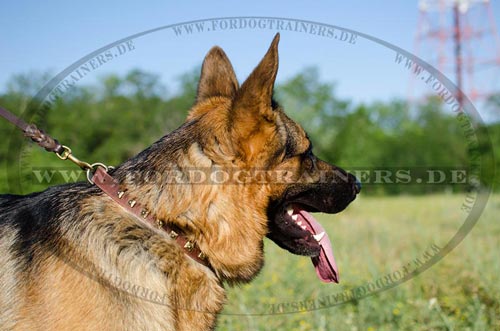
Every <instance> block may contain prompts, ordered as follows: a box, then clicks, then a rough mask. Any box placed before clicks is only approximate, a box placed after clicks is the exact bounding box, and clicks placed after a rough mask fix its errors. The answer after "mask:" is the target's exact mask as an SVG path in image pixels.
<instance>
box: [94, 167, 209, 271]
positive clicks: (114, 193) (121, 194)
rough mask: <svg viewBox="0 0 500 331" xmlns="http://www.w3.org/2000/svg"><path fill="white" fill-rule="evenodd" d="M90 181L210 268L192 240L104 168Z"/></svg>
mask: <svg viewBox="0 0 500 331" xmlns="http://www.w3.org/2000/svg"><path fill="white" fill-rule="evenodd" d="M92 181H93V182H94V184H95V185H97V186H98V187H99V188H100V189H101V190H102V191H103V192H105V193H106V194H107V195H108V196H109V197H110V198H111V199H113V200H114V201H115V202H116V203H118V204H119V205H120V206H121V207H122V208H123V209H125V210H126V211H127V212H129V213H130V214H132V215H134V216H135V217H136V218H137V219H138V220H140V221H141V222H142V223H145V224H147V225H148V226H152V227H155V228H158V229H160V230H163V231H165V232H166V234H167V235H168V236H169V237H170V238H171V239H173V240H175V241H176V242H177V244H178V245H179V246H180V247H181V248H182V249H183V250H184V253H186V255H187V256H189V257H190V258H192V259H193V260H195V261H196V262H198V263H201V264H203V265H204V266H206V267H208V268H211V267H210V263H209V262H208V259H207V257H206V255H205V254H204V253H203V252H202V251H201V250H200V249H199V248H198V246H196V243H195V242H194V241H191V240H189V239H188V238H186V236H184V235H183V234H182V233H181V231H180V230H179V229H176V228H174V227H173V226H171V225H168V224H167V223H165V222H164V221H163V220H159V219H157V218H156V217H154V215H152V214H151V213H150V212H149V211H148V210H147V209H145V208H144V207H143V206H142V205H141V204H140V203H139V202H138V201H137V200H135V199H134V198H132V197H131V196H130V195H129V194H128V192H127V191H124V190H120V185H119V183H118V182H117V181H116V180H115V179H114V178H113V177H111V176H110V175H109V174H108V173H107V172H106V170H105V169H104V168H102V167H97V169H96V171H95V173H94V175H93V176H92Z"/></svg>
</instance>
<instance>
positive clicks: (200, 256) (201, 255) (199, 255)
mask: <svg viewBox="0 0 500 331" xmlns="http://www.w3.org/2000/svg"><path fill="white" fill-rule="evenodd" d="M198 257H199V258H200V259H202V260H206V259H207V256H206V255H205V253H203V252H200V254H198Z"/></svg>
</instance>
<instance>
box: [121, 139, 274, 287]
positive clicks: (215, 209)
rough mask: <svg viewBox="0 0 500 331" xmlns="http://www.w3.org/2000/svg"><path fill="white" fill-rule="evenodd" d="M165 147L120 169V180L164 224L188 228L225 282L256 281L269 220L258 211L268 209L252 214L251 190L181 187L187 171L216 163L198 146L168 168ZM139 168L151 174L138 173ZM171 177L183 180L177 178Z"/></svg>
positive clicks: (155, 147)
mask: <svg viewBox="0 0 500 331" xmlns="http://www.w3.org/2000/svg"><path fill="white" fill-rule="evenodd" d="M160 142H161V141H160ZM164 144H165V142H163V144H161V143H157V144H153V146H152V147H151V149H153V151H151V153H148V150H146V151H145V152H143V153H148V154H149V155H151V158H148V157H146V158H144V155H143V156H142V157H141V158H140V160H141V161H139V163H138V162H135V160H134V159H132V160H131V161H128V162H126V163H125V164H123V165H122V166H120V167H119V168H118V169H117V170H116V178H117V179H118V180H119V181H120V183H121V184H122V185H123V186H125V187H127V188H128V190H129V191H132V192H135V196H136V197H138V199H139V201H140V203H141V204H143V205H144V206H145V207H146V208H148V210H151V211H152V212H154V213H155V215H156V217H157V218H158V219H163V220H165V221H167V222H170V223H172V224H173V225H175V226H176V227H179V228H180V229H182V231H183V232H185V235H186V237H187V238H189V239H190V240H192V241H193V242H195V243H196V245H197V246H198V247H199V248H200V250H201V251H202V252H203V253H204V254H205V255H206V256H207V259H208V261H209V263H210V265H211V266H212V268H213V270H214V271H215V273H216V274H217V275H218V277H219V278H220V279H222V280H225V281H228V282H230V283H233V282H235V283H237V282H246V281H250V280H251V279H252V278H253V277H254V276H255V275H256V274H257V273H258V272H259V271H260V269H261V268H262V265H263V239H264V237H265V235H266V233H267V216H266V215H260V214H258V212H257V211H262V210H265V206H255V208H252V209H250V210H249V209H248V207H245V206H253V205H254V204H255V200H254V199H253V196H252V194H241V193H242V192H241V191H242V190H249V189H250V187H249V186H245V185H225V186H222V185H213V184H199V183H194V184H193V183H190V182H180V183H179V182H178V181H177V180H178V179H179V178H182V176H183V171H185V169H195V167H200V166H199V165H200V164H203V165H205V166H207V167H209V166H211V165H212V162H211V161H210V160H209V159H208V158H207V157H206V156H204V155H203V153H202V152H201V149H200V147H199V145H197V144H196V143H194V144H191V145H190V147H189V148H188V150H187V151H185V150H184V151H182V153H181V151H180V150H178V151H176V152H173V154H174V155H173V156H172V158H173V159H174V160H181V161H178V162H177V164H172V165H170V166H166V165H165V162H156V161H157V160H155V157H158V155H160V156H161V155H165V152H163V153H162V152H161V151H159V150H158V149H161V148H162V147H164ZM168 145H172V143H171V142H169V143H168ZM177 153H178V154H181V155H183V156H184V155H187V156H184V159H182V158H181V156H177V155H175V154H177ZM144 160H146V162H147V164H146V162H145V161H144ZM136 169H146V170H145V171H142V173H137V170H136ZM144 173H147V174H146V175H145V174H144ZM174 173H175V174H174ZM169 174H170V175H172V176H179V177H177V178H172V177H169ZM114 176H115V174H114ZM139 176H146V177H144V178H140V177H139ZM147 176H149V178H147ZM172 180H174V181H173V182H172ZM221 190H223V194H222V193H221ZM228 196H246V197H249V198H248V199H251V201H234V199H232V200H231V201H227V200H228V199H227V197H228ZM257 201H261V199H257ZM236 204H237V205H236ZM246 222H254V223H256V224H254V226H252V227H251V230H252V231H250V230H249V227H247V226H245V223H246ZM255 225H256V226H255ZM186 258H188V257H186Z"/></svg>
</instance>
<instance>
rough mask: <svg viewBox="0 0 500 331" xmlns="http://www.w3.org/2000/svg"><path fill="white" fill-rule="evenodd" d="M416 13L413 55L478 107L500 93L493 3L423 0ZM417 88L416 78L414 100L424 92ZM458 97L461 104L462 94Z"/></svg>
mask: <svg viewBox="0 0 500 331" xmlns="http://www.w3.org/2000/svg"><path fill="white" fill-rule="evenodd" d="M418 9H419V18H418V26H417V34H416V38H415V54H416V55H417V56H419V57H420V58H422V59H424V60H425V61H427V62H428V63H430V64H431V65H433V66H434V67H436V68H437V69H438V70H439V71H440V72H442V73H443V74H444V75H446V76H447V77H449V78H450V79H451V80H452V81H454V82H455V84H456V85H457V87H458V88H459V91H462V92H463V93H464V94H466V95H467V96H468V97H469V98H470V99H471V101H472V102H473V103H474V104H475V105H476V106H478V105H480V104H482V103H483V102H484V101H486V100H487V99H488V98H489V97H490V96H491V95H493V94H496V93H500V41H499V38H498V33H497V30H496V26H495V21H494V18H493V13H492V9H491V4H490V1H489V0H420V1H419V3H418ZM417 85H418V83H417V82H416V81H415V80H414V79H412V81H411V82H410V97H411V98H414V97H421V96H423V94H424V95H425V93H426V91H425V90H422V88H423V87H421V88H420V90H419V88H417ZM427 92H430V91H427ZM419 94H420V95H419ZM455 97H456V98H457V100H458V101H459V102H460V103H462V99H463V95H462V94H461V93H460V92H456V95H455Z"/></svg>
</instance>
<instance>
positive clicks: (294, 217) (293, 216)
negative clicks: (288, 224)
mask: <svg viewBox="0 0 500 331" xmlns="http://www.w3.org/2000/svg"><path fill="white" fill-rule="evenodd" d="M298 218H299V215H297V214H295V215H292V220H294V221H296V220H297V219H298ZM299 225H300V224H299Z"/></svg>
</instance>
